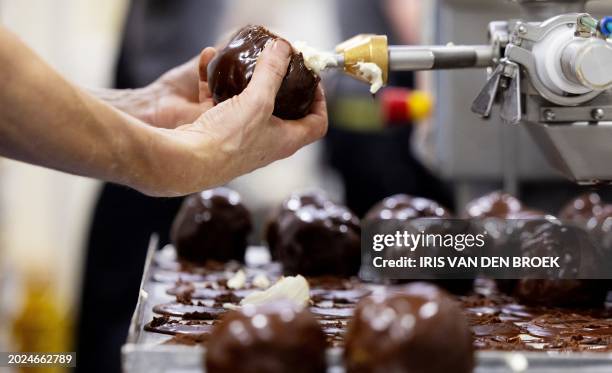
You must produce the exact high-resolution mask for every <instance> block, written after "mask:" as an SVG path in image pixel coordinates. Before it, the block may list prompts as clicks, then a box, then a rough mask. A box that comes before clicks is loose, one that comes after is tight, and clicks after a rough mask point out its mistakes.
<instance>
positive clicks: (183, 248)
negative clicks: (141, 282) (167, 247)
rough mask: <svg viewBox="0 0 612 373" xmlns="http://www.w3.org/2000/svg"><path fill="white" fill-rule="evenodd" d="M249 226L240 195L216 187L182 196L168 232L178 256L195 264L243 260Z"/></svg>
mask: <svg viewBox="0 0 612 373" xmlns="http://www.w3.org/2000/svg"><path fill="white" fill-rule="evenodd" d="M251 227H252V226H251V216H250V214H249V211H248V210H247V209H246V208H245V207H244V205H243V204H242V203H241V198H240V195H239V194H238V193H236V192H235V191H233V190H231V189H228V188H216V189H211V190H205V191H203V192H200V193H197V194H193V195H191V196H189V197H187V198H186V199H185V201H184V202H183V205H182V206H181V208H180V210H179V212H178V215H177V216H176V218H175V219H174V222H173V224H172V230H171V232H170V235H171V239H172V243H173V244H174V247H175V248H176V251H177V254H178V257H179V259H181V260H185V261H188V262H192V263H196V264H205V263H206V261H208V260H214V261H219V262H226V261H229V260H238V261H244V253H245V251H246V248H247V238H248V235H249V233H250V232H251Z"/></svg>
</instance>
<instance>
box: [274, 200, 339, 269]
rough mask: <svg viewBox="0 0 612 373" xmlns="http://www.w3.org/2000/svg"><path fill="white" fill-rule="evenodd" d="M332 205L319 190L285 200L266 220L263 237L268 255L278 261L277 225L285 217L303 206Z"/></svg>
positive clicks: (319, 206) (322, 206)
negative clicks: (268, 250) (268, 251)
mask: <svg viewBox="0 0 612 373" xmlns="http://www.w3.org/2000/svg"><path fill="white" fill-rule="evenodd" d="M329 204H333V202H331V201H330V200H329V198H328V197H327V195H326V194H325V193H324V192H323V191H320V190H309V191H304V192H296V193H293V194H291V196H289V198H287V199H285V200H284V201H283V203H282V204H281V206H280V207H279V208H278V209H276V210H275V211H274V212H273V213H272V216H271V217H270V219H269V220H268V222H267V224H266V227H265V231H264V237H265V240H266V242H267V244H268V248H269V249H270V254H271V255H272V258H273V259H278V253H277V244H278V239H279V232H278V224H279V222H280V221H281V220H283V219H284V218H285V217H286V216H287V215H290V214H295V212H296V211H297V210H299V209H301V208H303V207H304V206H315V207H317V208H324V207H325V206H326V205H329Z"/></svg>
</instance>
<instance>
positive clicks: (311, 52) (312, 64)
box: [292, 41, 338, 75]
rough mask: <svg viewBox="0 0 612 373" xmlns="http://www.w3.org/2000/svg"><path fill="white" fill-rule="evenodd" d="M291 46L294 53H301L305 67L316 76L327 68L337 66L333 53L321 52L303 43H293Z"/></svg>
mask: <svg viewBox="0 0 612 373" xmlns="http://www.w3.org/2000/svg"><path fill="white" fill-rule="evenodd" d="M292 45H293V48H294V49H295V50H296V51H298V52H300V53H302V56H303V57H304V64H305V65H306V67H307V68H309V69H310V70H311V71H312V72H314V73H315V74H317V75H319V74H321V71H323V70H325V69H326V68H328V67H332V66H338V61H337V59H336V55H335V54H333V53H329V52H321V51H320V50H318V49H316V48H313V47H311V46H309V45H308V44H306V43H305V42H303V41H295V42H293V43H292Z"/></svg>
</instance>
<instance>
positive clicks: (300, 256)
mask: <svg viewBox="0 0 612 373" xmlns="http://www.w3.org/2000/svg"><path fill="white" fill-rule="evenodd" d="M275 221H276V222H275V224H276V226H275V228H273V231H275V232H276V233H275V235H272V237H275V238H273V239H272V240H271V242H273V245H272V247H273V250H272V251H273V252H274V253H275V257H277V258H278V260H279V261H280V262H281V263H282V265H283V269H284V272H285V274H288V275H291V274H302V275H305V276H321V275H336V276H353V275H356V274H357V272H358V271H359V266H360V264H361V246H360V244H361V236H360V235H361V228H360V225H359V219H358V218H357V216H355V214H353V213H352V212H351V211H350V210H349V209H347V208H346V207H344V206H340V205H337V204H335V203H333V202H331V201H330V200H327V199H326V198H324V197H323V196H321V195H319V194H307V195H300V194H296V195H293V196H291V197H290V198H289V199H287V200H286V201H285V202H284V203H283V207H282V208H281V212H280V213H279V215H278V217H277V219H276V220H275ZM269 232H270V230H269ZM268 237H271V236H270V234H268ZM268 239H270V238H268Z"/></svg>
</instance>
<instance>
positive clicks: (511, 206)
mask: <svg viewBox="0 0 612 373" xmlns="http://www.w3.org/2000/svg"><path fill="white" fill-rule="evenodd" d="M523 210H525V209H524V207H523V204H522V203H521V201H519V199H518V198H516V197H514V196H512V195H510V194H508V193H503V192H499V191H497V192H492V193H489V194H487V195H485V196H482V197H480V198H477V199H475V200H473V201H472V202H470V203H468V204H467V206H466V208H465V215H466V216H467V217H468V218H476V219H477V218H502V219H511V218H514V216H515V214H518V213H521V212H522V211H523Z"/></svg>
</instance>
